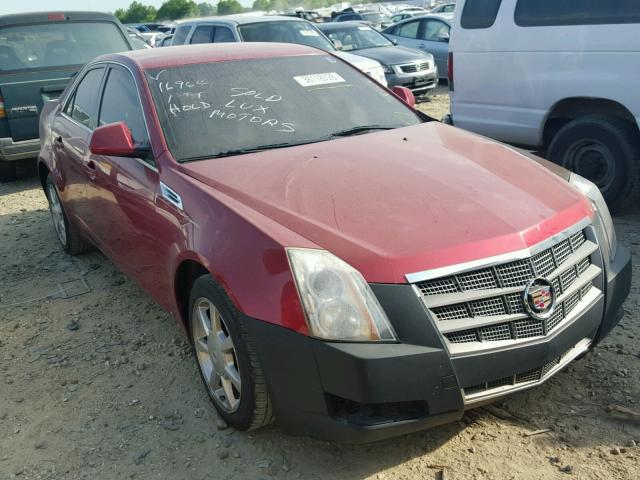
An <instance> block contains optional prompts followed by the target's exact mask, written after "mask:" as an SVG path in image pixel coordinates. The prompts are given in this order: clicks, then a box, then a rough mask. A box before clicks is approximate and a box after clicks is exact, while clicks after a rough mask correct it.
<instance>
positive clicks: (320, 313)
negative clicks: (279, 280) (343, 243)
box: [287, 248, 396, 342]
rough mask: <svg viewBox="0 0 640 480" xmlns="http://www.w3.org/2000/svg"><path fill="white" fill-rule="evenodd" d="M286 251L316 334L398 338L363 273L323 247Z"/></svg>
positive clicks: (327, 337) (356, 339) (351, 338)
mask: <svg viewBox="0 0 640 480" xmlns="http://www.w3.org/2000/svg"><path fill="white" fill-rule="evenodd" d="M287 253H288V255H289V263H290V264H291V270H292V271H293V276H294V278H295V280H296V286H297V287H298V293H299V295H300V299H301V300H302V306H303V308H304V310H305V314H306V318H307V323H308V326H309V333H310V334H311V335H312V336H313V337H317V338H322V339H324V340H343V341H354V342H379V341H393V340H395V339H396V336H395V333H394V332H393V329H392V328H391V325H390V323H389V319H388V318H387V316H386V315H385V313H384V311H383V310H382V307H381V306H380V304H379V303H378V300H377V299H376V297H375V295H374V294H373V292H372V291H371V288H370V287H369V285H368V284H367V282H366V281H365V279H364V278H363V277H362V275H361V274H360V272H358V271H357V270H355V269H354V268H353V267H351V266H350V265H348V264H347V263H345V262H343V261H342V260H340V259H339V258H338V257H336V256H334V255H332V254H331V253H329V252H327V251H324V250H310V249H299V248H290V249H288V250H287Z"/></svg>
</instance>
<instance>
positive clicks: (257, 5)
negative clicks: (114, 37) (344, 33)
mask: <svg viewBox="0 0 640 480" xmlns="http://www.w3.org/2000/svg"><path fill="white" fill-rule="evenodd" d="M335 1H336V0H254V2H253V5H252V7H251V8H244V7H243V6H242V5H241V4H240V2H238V0H220V1H219V2H218V3H217V4H216V5H212V4H211V3H209V2H201V3H196V2H195V1H193V0H167V1H166V2H164V3H163V4H162V5H161V6H160V8H156V7H154V6H153V5H145V4H143V3H141V2H138V1H133V2H131V4H130V5H129V7H128V8H119V9H118V10H116V11H115V12H114V15H115V16H116V17H118V19H119V20H120V21H121V22H122V23H146V22H156V21H167V20H179V19H181V18H191V17H208V16H211V15H230V14H233V13H241V12H246V11H251V10H263V11H271V10H277V11H286V10H290V9H292V8H296V7H299V6H304V7H305V8H309V9H316V8H322V7H327V6H329V5H332V4H333V3H335Z"/></svg>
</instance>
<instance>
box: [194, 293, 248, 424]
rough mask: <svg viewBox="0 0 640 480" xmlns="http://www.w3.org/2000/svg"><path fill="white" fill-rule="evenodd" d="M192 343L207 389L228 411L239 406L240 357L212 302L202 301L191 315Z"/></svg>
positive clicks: (240, 383)
mask: <svg viewBox="0 0 640 480" xmlns="http://www.w3.org/2000/svg"><path fill="white" fill-rule="evenodd" d="M191 318H192V327H191V331H192V336H193V344H194V348H195V351H196V358H197V359H198V366H199V367H200V371H201V372H202V377H203V378H204V380H205V383H206V385H207V388H208V389H209V392H210V393H211V396H212V397H213V399H214V401H215V402H216V403H217V405H218V406H219V407H220V408H222V409H223V410H224V411H225V412H229V413H232V412H235V411H236V410H237V409H238V407H239V406H240V398H241V397H240V396H241V391H242V382H241V379H240V368H239V365H238V355H237V354H236V348H235V345H234V344H233V339H232V338H231V335H230V333H229V330H228V328H227V326H226V324H225V321H224V319H223V318H222V315H221V314H220V311H219V310H218V309H217V308H216V307H215V305H214V304H213V303H212V302H211V300H209V299H207V298H199V299H198V300H197V301H196V302H195V303H194V306H193V312H192V316H191Z"/></svg>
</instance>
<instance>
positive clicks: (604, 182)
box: [548, 115, 640, 209]
mask: <svg viewBox="0 0 640 480" xmlns="http://www.w3.org/2000/svg"><path fill="white" fill-rule="evenodd" d="M548 157H549V159H550V160H551V161H553V162H555V163H557V164H559V165H562V166H563V167H565V168H567V169H569V170H571V171H572V172H575V173H577V174H578V175H581V176H583V177H585V178H587V179H589V180H591V181H592V182H593V183H595V184H596V185H597V186H598V188H600V191H601V192H602V195H603V196H604V198H605V200H606V201H607V203H608V204H609V205H610V206H611V207H613V208H618V209H620V208H624V207H626V206H628V205H631V204H632V203H634V202H635V201H636V200H637V198H638V196H639V195H640V177H639V175H640V173H639V170H640V167H639V162H640V138H639V136H638V132H637V129H635V128H634V127H633V126H632V125H629V124H628V123H626V122H623V121H621V120H618V119H616V118H609V117H602V116H595V115H594V116H587V117H582V118H578V119H576V120H573V121H571V122H569V123H568V124H566V125H565V126H564V127H562V128H561V129H560V131H558V133H557V134H556V135H555V137H554V138H553V140H552V141H551V145H550V146H549V151H548Z"/></svg>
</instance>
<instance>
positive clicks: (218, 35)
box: [213, 27, 236, 43]
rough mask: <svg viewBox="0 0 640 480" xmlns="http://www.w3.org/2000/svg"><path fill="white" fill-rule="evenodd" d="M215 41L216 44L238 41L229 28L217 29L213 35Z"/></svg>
mask: <svg viewBox="0 0 640 480" xmlns="http://www.w3.org/2000/svg"><path fill="white" fill-rule="evenodd" d="M213 41H214V42H215V43H231V42H235V41H236V39H235V38H234V36H233V32H232V31H231V30H230V29H228V28H227V27H216V31H215V33H214V34H213Z"/></svg>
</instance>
